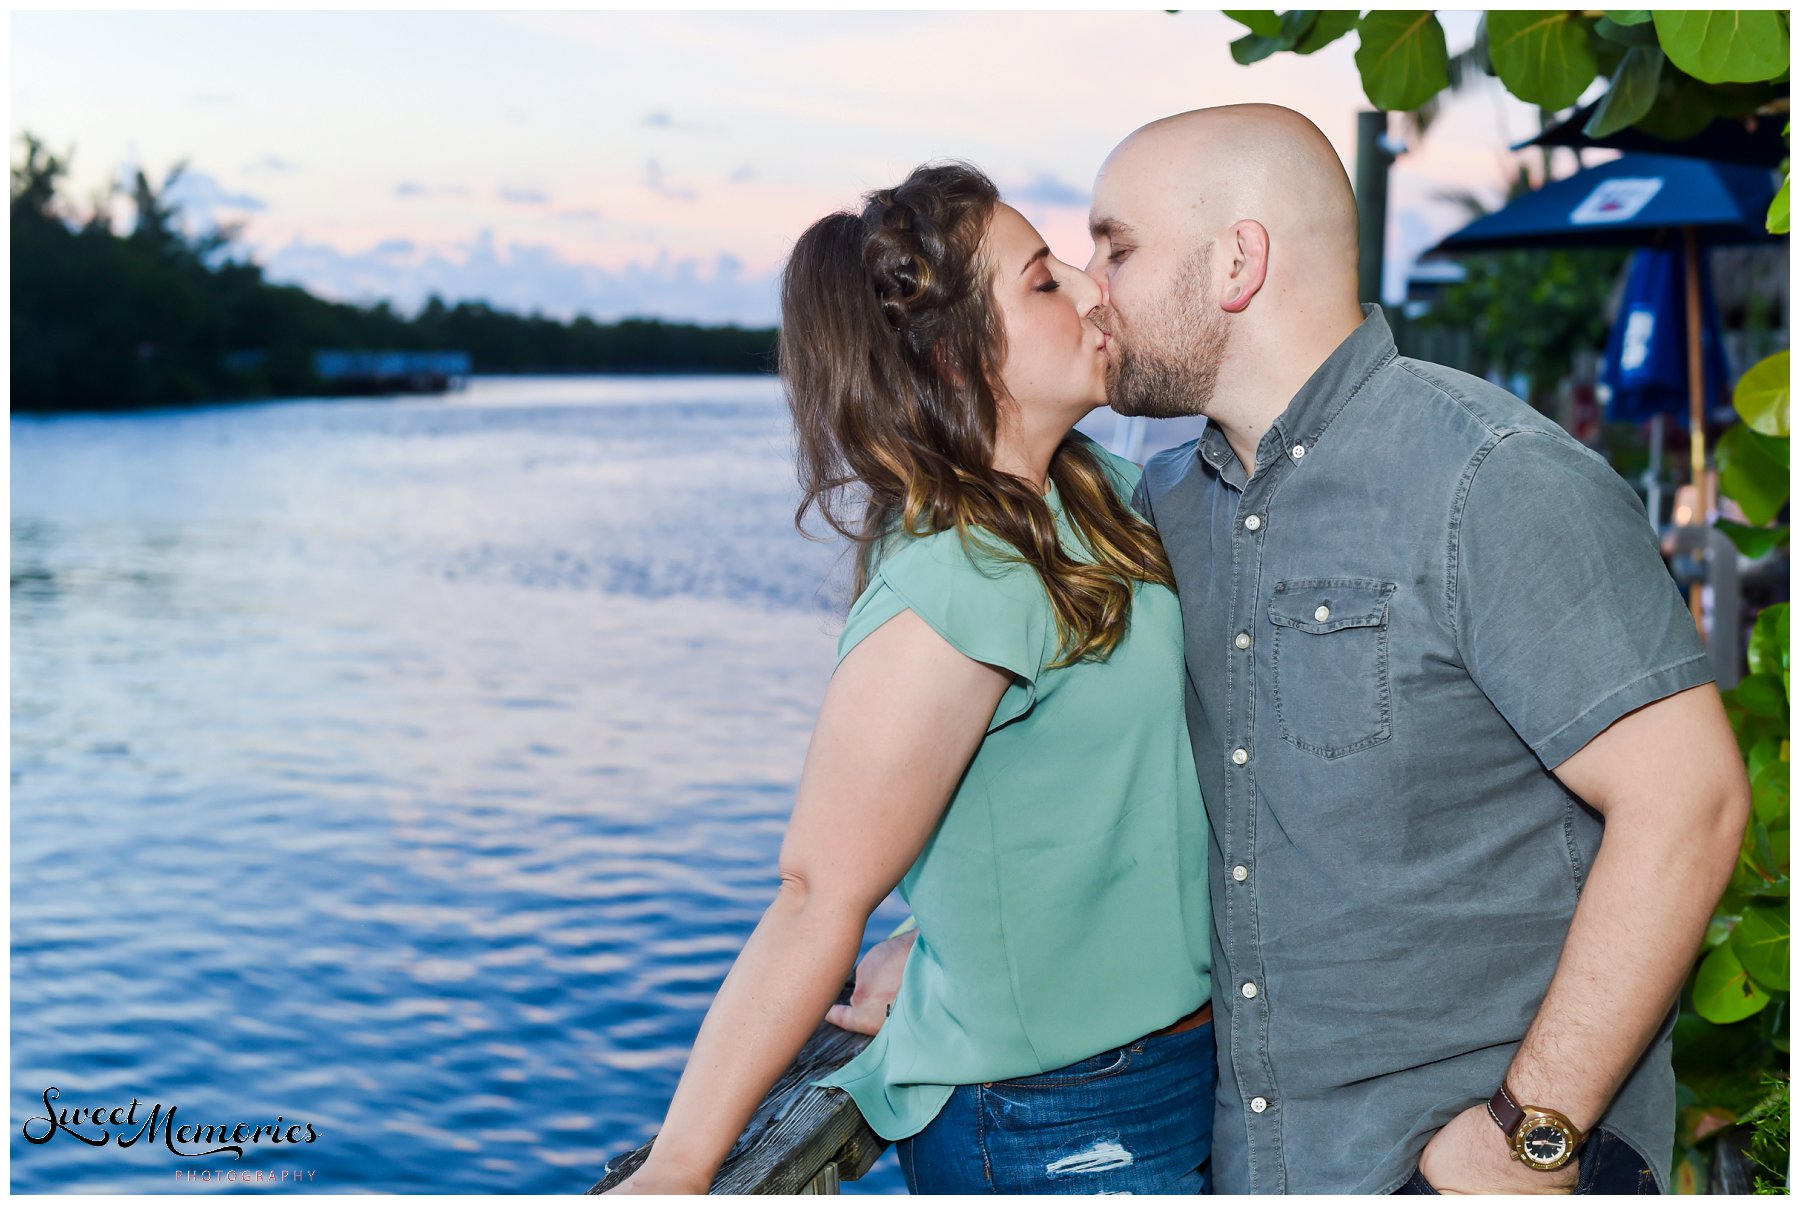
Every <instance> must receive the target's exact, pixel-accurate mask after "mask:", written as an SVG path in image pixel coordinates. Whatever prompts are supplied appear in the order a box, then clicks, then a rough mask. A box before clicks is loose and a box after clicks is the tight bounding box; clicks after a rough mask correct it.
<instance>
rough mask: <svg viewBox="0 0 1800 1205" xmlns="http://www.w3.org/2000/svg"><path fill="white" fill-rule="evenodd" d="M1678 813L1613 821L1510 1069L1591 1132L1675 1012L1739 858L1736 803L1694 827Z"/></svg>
mask: <svg viewBox="0 0 1800 1205" xmlns="http://www.w3.org/2000/svg"><path fill="white" fill-rule="evenodd" d="M1668 820H1669V817H1668V816H1667V815H1657V814H1656V813H1654V812H1651V813H1644V814H1639V815H1635V816H1631V817H1624V816H1621V817H1619V818H1618V819H1617V820H1609V822H1608V824H1607V827H1606V832H1605V835H1604V836H1603V837H1602V839H1601V842H1600V852H1599V853H1598V854H1597V855H1596V856H1595V858H1594V865H1593V869H1592V871H1591V872H1590V873H1589V875H1588V880H1587V884H1586V886H1585V887H1584V888H1583V890H1582V894H1581V901H1580V903H1579V904H1578V905H1577V907H1576V910H1575V918H1574V922H1573V923H1572V924H1571V926H1570V928H1569V936H1568V938H1567V940H1566V941H1565V943H1564V945H1563V953H1562V958H1561V960H1560V961H1559V962H1558V964H1557V968H1556V974H1555V977H1554V978H1552V980H1551V981H1550V988H1549V991H1548V992H1546V993H1545V996H1544V1002H1543V1004H1542V1005H1541V1006H1540V1007H1539V1010H1538V1014H1537V1018H1536V1019H1535V1020H1534V1021H1533V1022H1532V1025H1531V1029H1530V1030H1529V1031H1528V1032H1527V1033H1526V1035H1525V1040H1524V1041H1523V1042H1522V1043H1521V1044H1520V1046H1519V1050H1518V1052H1517V1053H1516V1054H1515V1055H1514V1058H1513V1064H1512V1068H1511V1070H1510V1071H1509V1072H1508V1073H1507V1085H1508V1087H1509V1089H1510V1091H1511V1092H1512V1094H1513V1096H1514V1097H1515V1099H1517V1100H1519V1101H1521V1102H1524V1103H1526V1104H1532V1105H1540V1106H1543V1107H1546V1108H1552V1109H1556V1110H1557V1111H1559V1112H1561V1113H1564V1114H1566V1115H1567V1116H1568V1118H1569V1120H1570V1121H1572V1122H1574V1123H1575V1124H1576V1125H1577V1126H1579V1127H1581V1129H1582V1130H1583V1131H1584V1132H1585V1131H1587V1130H1590V1129H1592V1128H1593V1126H1594V1125H1595V1124H1596V1123H1597V1122H1598V1121H1599V1120H1600V1118H1601V1116H1602V1115H1603V1114H1604V1113H1605V1112H1606V1109H1607V1107H1608V1105H1609V1104H1610V1103H1611V1101H1612V1098H1613V1096H1614V1095H1615V1094H1616V1093H1617V1092H1618V1090H1619V1087H1620V1085H1621V1084H1623V1083H1624V1082H1625V1078H1626V1076H1627V1075H1629V1074H1630V1072H1631V1069H1632V1067H1633V1066H1634V1065H1635V1064H1636V1063H1637V1060H1638V1058H1639V1057H1640V1056H1641V1055H1642V1054H1643V1052H1644V1048H1645V1047H1646V1046H1648V1045H1649V1042H1650V1039H1651V1037H1652V1036H1654V1035H1655V1033H1656V1030H1657V1027H1658V1026H1659V1025H1660V1024H1661V1023H1662V1021H1663V1018H1664V1017H1666V1016H1667V1015H1668V1011H1669V1007H1670V1005H1672V1004H1673V1003H1674V1001H1675V998H1676V996H1677V995H1678V994H1679V993H1680V991H1681V985H1682V983H1683V981H1684V980H1685V979H1686V978H1687V974H1688V971H1689V970H1690V969H1691V968H1692V966H1693V964H1694V955H1695V953H1696V952H1697V951H1698V950H1699V948H1700V943H1701V940H1702V939H1703V937H1704V936H1705V933H1706V926H1707V923H1708V921H1709V920H1710V919H1711V917H1712V913H1713V909H1714V907H1715V906H1717V904H1718V900H1719V897H1720V895H1722V894H1723V893H1724V890H1725V885H1726V883H1727V882H1728V881H1729V879H1730V877H1731V871H1732V867H1733V866H1734V865H1735V864H1736V860H1737V852H1738V848H1739V843H1740V841H1741V839H1742V833H1743V823H1742V819H1741V808H1739V807H1738V806H1737V805H1736V804H1735V803H1734V802H1727V803H1722V804H1720V806H1718V807H1716V808H1713V809H1709V810H1708V812H1707V813H1706V814H1705V815H1703V816H1701V817H1699V818H1698V820H1697V822H1696V821H1690V822H1689V823H1688V824H1687V825H1686V826H1683V825H1680V824H1674V823H1667V821H1668ZM1496 1086H1498V1085H1496Z"/></svg>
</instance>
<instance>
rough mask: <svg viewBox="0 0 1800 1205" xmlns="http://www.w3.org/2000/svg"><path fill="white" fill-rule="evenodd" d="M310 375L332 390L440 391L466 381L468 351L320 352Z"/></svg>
mask: <svg viewBox="0 0 1800 1205" xmlns="http://www.w3.org/2000/svg"><path fill="white" fill-rule="evenodd" d="M313 374H314V375H315V376H317V377H318V378H319V380H320V381H321V382H323V383H324V384H325V385H326V386H327V387H328V388H329V389H330V390H331V391H332V392H333V393H444V392H447V391H449V390H452V389H461V388H462V387H463V386H465V385H467V384H468V383H469V353H468V352H465V351H320V352H314V353H313Z"/></svg>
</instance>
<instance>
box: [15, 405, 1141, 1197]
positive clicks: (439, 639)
mask: <svg viewBox="0 0 1800 1205" xmlns="http://www.w3.org/2000/svg"><path fill="white" fill-rule="evenodd" d="M1107 417H1108V418H1110V416H1107ZM11 432H12V658H13V659H12V673H13V679H12V717H13V728H12V882H13V892H12V941H13V946H12V964H11V969H12V1102H13V1131H12V1139H11V1154H12V1187H13V1189H14V1191H16V1192H46V1191H51V1192H64V1191H86V1192H162V1191H205V1190H207V1189H209V1188H232V1187H238V1185H227V1184H211V1185H208V1184H204V1183H193V1182H190V1181H187V1180H185V1179H184V1180H179V1181H178V1180H177V1178H176V1173H177V1172H178V1171H180V1172H186V1171H189V1170H199V1169H209V1170H214V1171H224V1170H225V1169H227V1168H230V1169H233V1170H238V1171H244V1170H250V1171H253V1172H254V1171H264V1172H266V1173H271V1174H277V1175H278V1174H279V1173H281V1172H282V1171H284V1170H285V1171H287V1172H290V1173H293V1172H299V1173H301V1174H302V1176H303V1177H304V1176H305V1174H306V1173H311V1178H310V1179H305V1178H303V1180H302V1183H304V1184H305V1186H306V1187H308V1188H310V1189H312V1190H313V1191H324V1192H344V1191H384V1192H419V1191H427V1190H436V1191H446V1192H579V1191H582V1190H584V1189H586V1188H587V1187H588V1186H590V1185H591V1184H592V1183H593V1182H594V1181H595V1180H596V1179H597V1178H598V1176H599V1174H600V1172H601V1169H602V1166H603V1164H604V1161H605V1159H606V1158H607V1157H609V1156H611V1155H615V1154H618V1153H620V1152H622V1151H624V1150H628V1149H630V1148H631V1147H632V1146H635V1145H636V1144H637V1143H639V1142H641V1141H642V1140H643V1139H644V1138H645V1137H647V1136H649V1135H650V1134H651V1133H652V1132H654V1129H655V1127H656V1125H657V1124H658V1123H659V1122H660V1120H661V1117H662V1111H663V1109H664V1107H665V1106H666V1104H667V1102H668V1098H669V1095H670V1093H671V1092H672V1091H673V1089H674V1085H675V1081H676V1079H677V1077H678V1076H679V1074H680V1071H681V1067H682V1063H683V1060H684V1058H685V1055H686V1052H687V1049H688V1046H689V1044H690V1043H691V1041H692V1039H693V1035H694V1033H695V1031H696V1030H697V1028H698V1026H699V1023H700V1019H701V1017H702V1015H703V1014H704V1012H705V1009H706V1007H707V1005H708V1004H709V1003H710V1001H711V999H712V994H713V992H714V990H715V989H716V988H717V986H718V983H719V981H720V980H721V979H722V978H723V977H724V974H725V972H726V970H727V969H728V968H729V966H730V964H731V960H732V959H733V958H734V957H735V955H736V953H737V951H738V949H739V948H740V946H741V944H742V942H743V939H744V937H745V936H746V935H747V934H748V932H749V931H750V929H751V928H752V927H753V926H754V925H755V923H756V920H757V918H758V916H759V915H760V914H761V912H762V909H763V908H764V907H765V906H766V905H767V903H768V900H769V898H770V895H771V893H772V891H773V888H774V881H775V879H774V873H773V867H774V862H775V855H776V850H777V847H778V845H779V843H780V837H781V832H782V827H783V825H784V823H785V820H786V816H787V813H788V810H789V808H790V806H791V803H792V796H793V790H794V787H795V783H796V780H797V778H798V775H799V770H800V764H801V759H802V756H803V754H804V751H805V745H806V737H807V732H808V729H809V727H810V725H811V722H812V718H813V714H814V711H815V709H816V707H817V705H818V700H819V698H820V697H821V694H822V692H823V689H824V684H825V681H826V678H827V676H828V674H829V672H830V666H831V660H832V652H833V644H834V640H835V633H836V631H837V629H838V627H839V620H838V618H837V611H836V610H835V609H834V608H835V607H836V606H837V605H838V604H840V603H841V601H842V600H841V599H840V598H839V597H837V596H836V595H835V594H834V593H833V588H831V587H827V586H824V585H823V583H825V581H826V579H827V577H828V575H829V574H830V573H831V572H832V570H833V566H834V563H835V562H836V561H837V550H836V549H835V548H834V547H831V546H826V545H819V544H812V543H808V542H807V541H805V540H803V539H801V538H800V537H799V536H798V535H796V534H795V532H794V530H793V528H792V524H791V519H792V506H793V500H794V485H793V473H792V467H791V461H790V457H789V438H788V432H787V428H786V423H785V412H784V410H783V408H782V406H781V404H780V399H779V395H778V393H777V391H776V386H775V384H774V383H773V382H772V381H769V380H766V379H742V378H661V379H655V378H611V379H598V378H574V379H567V378H565V379H552V380H537V379H518V378H515V379H504V378H495V379H482V380H477V381H476V382H475V383H474V384H473V385H472V386H471V388H470V389H469V390H468V391H467V392H466V393H463V394H459V395H452V396H451V397H449V398H443V399H436V398H434V399H421V400H374V401H345V400H334V401H318V402H288V403H278V404H268V405H248V406H222V407H207V408H199V409H188V410H171V411H160V412H152V413H144V414H135V415H124V416H65V417H56V418H21V417H15V418H14V419H13V420H12V423H11ZM838 588H841V586H840V587H838ZM901 915H902V912H901V911H900V909H899V908H898V906H897V904H896V903H895V902H894V901H890V903H889V904H888V905H886V906H885V907H884V908H883V909H882V910H881V911H880V912H878V913H877V914H876V917H875V918H874V920H873V922H872V923H871V927H870V932H871V935H872V936H874V935H879V934H880V933H885V932H886V931H887V930H888V929H889V928H891V927H892V925H893V923H894V922H895V921H897V920H898V919H899V917H900V916H901ZM51 1086H56V1087H58V1088H59V1089H60V1091H61V1093H62V1100H61V1101H60V1102H59V1104H61V1105H63V1106H67V1107H92V1106H95V1105H102V1106H106V1107H109V1108H110V1107H112V1106H114V1105H119V1106H127V1105H129V1104H130V1102H131V1100H132V1098H134V1097H135V1098H137V1099H138V1101H139V1102H140V1109H139V1113H138V1114H137V1122H138V1123H140V1124H141V1123H142V1122H143V1121H144V1120H145V1118H146V1117H147V1115H148V1113H149V1110H150V1108H151V1106H152V1105H153V1104H157V1103H160V1104H161V1105H163V1106H164V1108H165V1110H166V1109H168V1108H169V1107H174V1108H176V1109H177V1110H178V1114H177V1121H178V1122H190V1121H191V1122H194V1123H199V1124H220V1125H227V1126H232V1125H236V1124H237V1123H239V1122H243V1123H246V1126H247V1128H246V1130H245V1131H244V1132H245V1133H246V1134H248V1133H249V1132H250V1129H253V1128H254V1127H256V1126H259V1125H269V1124H272V1123H274V1122H275V1121H276V1119H277V1118H278V1117H279V1118H282V1119H284V1120H283V1122H282V1125H283V1127H284V1129H285V1127H286V1126H288V1125H293V1124H296V1123H300V1124H311V1125H312V1126H313V1127H314V1129H315V1131H316V1132H317V1134H318V1135H319V1136H318V1139H317V1140H316V1141H315V1142H312V1143H308V1144H296V1143H292V1142H290V1143H283V1144H279V1145H271V1144H270V1143H269V1142H267V1141H266V1140H263V1141H258V1142H254V1143H250V1144H248V1145H246V1147H245V1153H244V1157H243V1159H242V1160H241V1161H232V1160H230V1159H229V1157H228V1156H220V1155H213V1156H209V1157H205V1158H183V1157H178V1156H176V1155H174V1154H171V1153H170V1152H169V1151H168V1150H167V1149H165V1148H162V1147H154V1148H150V1149H146V1148H147V1147H149V1144H148V1143H139V1144H138V1145H136V1146H134V1147H132V1148H130V1149H120V1148H118V1147H116V1146H108V1147H105V1148H100V1149H96V1148H90V1147H87V1146H85V1145H83V1144H81V1143H80V1142H78V1141H76V1140H75V1139H73V1138H72V1137H71V1136H69V1135H68V1134H57V1135H55V1137H53V1138H52V1139H51V1140H50V1141H48V1142H46V1143H43V1144H42V1145H34V1144H32V1143H30V1142H27V1141H26V1140H25V1138H24V1136H23V1135H22V1134H21V1126H23V1125H25V1124H26V1122H27V1119H29V1118H31V1117H34V1116H41V1115H42V1114H43V1113H44V1112H45V1110H44V1107H43V1099H42V1096H43V1093H44V1091H45V1089H46V1088H48V1087H51ZM43 1128H44V1126H43V1125H42V1124H41V1123H40V1124H38V1125H35V1126H33V1127H32V1132H33V1133H34V1134H35V1133H39V1132H41V1131H42V1130H43ZM136 1128H138V1127H137V1126H129V1127H127V1128H126V1129H125V1130H124V1131H122V1132H132V1131H134V1130H135V1129H136ZM301 1136H302V1137H303V1136H304V1134H303V1133H302V1135H301ZM190 1149H204V1148H190ZM280 1183H281V1181H275V1184H276V1185H277V1187H279V1185H280ZM846 1191H848V1192H858V1191H877V1192H881V1191H886V1192H894V1191H903V1185H902V1184H901V1182H900V1177H899V1174H898V1171H897V1169H896V1168H895V1166H894V1163H893V1158H892V1155H891V1154H890V1155H888V1156H886V1157H884V1159H883V1161H882V1163H881V1164H880V1165H879V1166H878V1167H877V1168H876V1170H875V1171H874V1172H873V1173H871V1174H870V1176H869V1177H867V1178H866V1179H865V1180H863V1181H862V1182H861V1183H860V1184H856V1185H849V1186H846Z"/></svg>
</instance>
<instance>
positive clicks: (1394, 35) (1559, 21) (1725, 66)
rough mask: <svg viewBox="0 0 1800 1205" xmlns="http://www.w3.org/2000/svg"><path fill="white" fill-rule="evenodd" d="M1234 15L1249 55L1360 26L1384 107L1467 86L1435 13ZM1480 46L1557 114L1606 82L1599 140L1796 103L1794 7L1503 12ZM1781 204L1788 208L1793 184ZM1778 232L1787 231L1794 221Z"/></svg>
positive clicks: (1594, 129)
mask: <svg viewBox="0 0 1800 1205" xmlns="http://www.w3.org/2000/svg"><path fill="white" fill-rule="evenodd" d="M1226 15H1227V16H1229V17H1232V18H1234V19H1236V20H1237V21H1238V22H1240V23H1241V24H1243V25H1244V26H1246V27H1247V28H1248V29H1249V30H1250V32H1249V34H1247V35H1246V36H1245V37H1243V38H1239V39H1238V40H1237V41H1235V42H1233V43H1232V47H1231V50H1232V56H1233V58H1235V59H1236V60H1237V61H1238V62H1240V63H1250V62H1256V61H1258V60H1260V59H1264V58H1267V57H1269V56H1270V55H1272V54H1276V53H1278V52H1281V51H1291V52H1294V53H1297V54H1311V53H1313V52H1314V51H1316V50H1318V49H1319V48H1320V47H1322V46H1325V45H1328V44H1330V43H1331V42H1333V41H1336V40H1337V39H1338V38H1340V37H1343V36H1344V35H1346V34H1348V33H1350V32H1352V31H1354V32H1355V33H1356V35H1357V37H1358V39H1359V45H1358V50H1357V53H1356V67H1357V71H1358V72H1359V73H1360V74H1361V76H1362V85H1363V91H1364V93H1366V94H1367V96H1368V98H1369V101H1370V103H1371V104H1373V105H1374V106H1375V107H1376V108H1378V109H1388V110H1408V111H1418V110H1421V109H1423V108H1426V107H1427V106H1429V105H1431V104H1432V103H1433V102H1434V101H1435V99H1436V97H1437V94H1438V93H1439V92H1441V91H1443V90H1444V89H1446V88H1450V87H1453V86H1455V84H1456V83H1457V82H1459V77H1460V74H1461V73H1460V72H1459V71H1458V70H1457V69H1456V67H1455V65H1454V64H1455V60H1454V59H1451V58H1450V57H1449V56H1448V55H1447V54H1446V53H1445V44H1444V27H1443V25H1442V24H1441V23H1440V22H1439V21H1438V19H1437V12H1436V10H1432V9H1421V10H1416V11H1410V12H1395V11H1392V10H1385V9H1383V10H1375V11H1371V12H1365V13H1361V14H1360V15H1359V14H1356V13H1352V12H1342V11H1329V12H1327V11H1319V10H1310V9H1295V10H1291V11H1289V12H1285V13H1279V14H1278V13H1274V12H1262V11H1255V12H1252V11H1246V10H1229V11H1227V13H1226ZM1484 48H1485V49H1484ZM1472 49H1474V50H1476V51H1477V52H1480V53H1478V55H1477V57H1478V58H1481V59H1485V60H1486V61H1485V62H1483V63H1482V64H1481V65H1482V68H1483V69H1484V70H1485V71H1486V72H1487V73H1488V74H1489V75H1494V76H1497V77H1498V78H1499V80H1500V82H1501V83H1502V84H1503V85H1505V87H1506V89H1507V90H1508V91H1509V92H1511V93H1512V94H1513V95H1514V96H1517V97H1519V98H1520V99H1521V100H1524V101H1527V102H1529V103H1531V104H1534V105H1538V106H1539V107H1541V108H1544V109H1546V110H1558V109H1564V108H1567V107H1568V106H1570V105H1573V104H1574V103H1575V101H1576V100H1577V99H1578V98H1579V97H1580V96H1581V95H1582V94H1583V93H1585V92H1586V91H1587V89H1588V87H1589V86H1590V85H1591V84H1593V82H1594V81H1595V80H1596V79H1602V78H1603V79H1605V80H1606V83H1607V87H1606V91H1605V93H1604V94H1603V96H1602V99H1601V103H1600V106H1599V107H1598V109H1597V110H1596V111H1595V113H1594V115H1593V117H1592V118H1591V119H1590V120H1589V122H1588V125H1587V127H1586V129H1587V132H1588V133H1589V134H1590V135H1592V136H1594V137H1601V136H1604V135H1606V134H1609V133H1613V132H1615V131H1618V130H1622V129H1625V128H1626V127H1628V126H1636V127H1638V128H1639V129H1642V130H1644V131H1646V132H1648V133H1651V134H1654V135H1656V136H1658V137H1662V138H1677V139H1678V138H1686V137H1690V136H1692V135H1694V134H1697V133H1699V132H1700V131H1701V130H1702V129H1704V128H1705V127H1706V125H1707V123H1709V122H1711V121H1712V120H1713V119H1714V118H1717V117H1747V116H1749V115H1751V114H1753V113H1757V112H1759V111H1773V110H1777V109H1779V110H1783V111H1785V108H1786V103H1787V76H1788V14H1787V13H1786V12H1785V11H1781V10H1775V9H1771V10H1767V11H1738V10H1730V11H1727V10H1672V9H1669V10H1657V11H1656V12H1654V13H1652V12H1649V11H1647V10H1616V11H1606V12H1600V11H1597V10H1583V11H1516V10H1510V9H1493V10H1490V11H1488V12H1487V13H1486V14H1485V15H1484V16H1483V19H1482V26H1481V29H1480V32H1479V33H1478V34H1477V36H1476V45H1475V47H1473V48H1472ZM1458 57H1460V56H1458ZM1784 174H1785V172H1784ZM1777 207H1778V208H1779V210H1780V212H1781V213H1782V214H1783V215H1785V214H1786V212H1787V190H1786V188H1785V187H1784V188H1783V190H1782V193H1781V195H1780V196H1779V197H1778V198H1777ZM1773 217H1774V213H1773V211H1771V218H1773ZM1771 229H1781V230H1785V229H1786V222H1785V217H1784V220H1783V221H1782V224H1781V225H1780V226H1779V227H1776V226H1774V225H1771Z"/></svg>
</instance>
